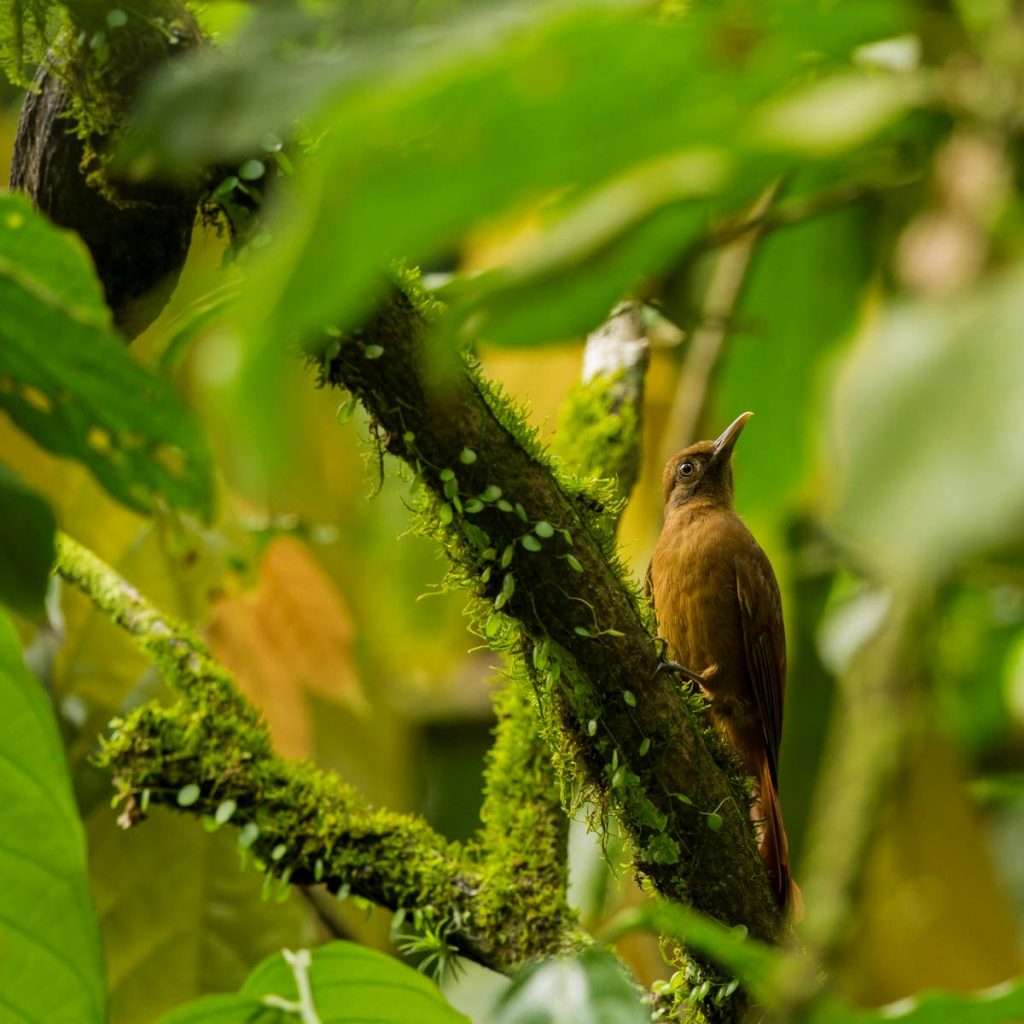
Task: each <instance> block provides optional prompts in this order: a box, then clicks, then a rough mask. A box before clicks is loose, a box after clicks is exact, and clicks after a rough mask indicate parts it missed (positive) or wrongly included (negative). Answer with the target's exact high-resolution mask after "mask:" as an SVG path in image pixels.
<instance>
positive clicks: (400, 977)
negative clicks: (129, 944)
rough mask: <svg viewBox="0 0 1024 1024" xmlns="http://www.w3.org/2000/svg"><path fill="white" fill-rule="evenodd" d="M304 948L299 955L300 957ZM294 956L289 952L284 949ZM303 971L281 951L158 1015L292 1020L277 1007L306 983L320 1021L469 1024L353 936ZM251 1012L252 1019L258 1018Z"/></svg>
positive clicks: (425, 984) (433, 991) (415, 977)
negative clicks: (223, 985)
mask: <svg viewBox="0 0 1024 1024" xmlns="http://www.w3.org/2000/svg"><path fill="white" fill-rule="evenodd" d="M304 952H305V951H302V953H300V954H297V955H298V956H300V957H301V956H302V955H303V954H304ZM289 956H295V954H289ZM310 959H311V965H310V967H309V970H308V972H306V971H304V970H303V969H302V968H301V967H296V966H293V965H292V964H290V963H289V962H288V961H287V960H286V958H285V955H282V954H280V953H279V954H275V955H274V956H272V957H269V958H268V959H266V960H264V961H263V963H261V964H260V965H259V966H258V967H257V968H256V969H255V970H254V971H253V972H252V974H251V975H249V979H248V981H246V983H245V984H244V985H243V986H242V988H241V991H240V992H239V993H238V994H237V995H234V996H230V995H219V996H208V997H207V998H205V999H199V1000H197V1001H196V1002H195V1003H192V1004H190V1005H189V1006H185V1007H182V1008H181V1009H180V1010H176V1011H175V1012H174V1013H171V1014H168V1015H167V1016H166V1017H163V1018H162V1019H161V1021H160V1024H200V1022H202V1024H229V1022H238V1024H241V1022H242V1021H247V1020H255V1019H259V1021H261V1022H262V1024H272V1022H275V1024H276V1022H281V1024H284V1022H287V1021H295V1020H297V1019H298V1013H297V1012H295V1011H294V1010H292V1011H290V1012H286V1011H284V1010H282V1009H279V1008H275V1007H279V1006H280V1005H281V1002H282V1001H283V1002H286V1003H295V1002H296V1001H297V1000H299V999H300V997H301V996H302V994H303V993H302V992H300V989H306V985H307V982H308V991H307V992H306V998H307V1005H308V1004H309V1003H311V1004H312V1006H313V1007H315V1010H316V1015H317V1018H318V1019H319V1020H320V1022H321V1024H357V1022H363V1021H368V1020H372V1021H374V1022H375V1024H409V1022H412V1021H415V1022H416V1024H468V1022H467V1018H466V1017H464V1016H463V1015H462V1014H461V1013H459V1012H458V1011H457V1010H454V1009H452V1007H451V1006H449V1005H448V1003H447V1002H445V1000H444V997H443V996H442V995H441V993H440V992H439V991H438V989H437V986H436V985H434V984H433V983H432V982H430V981H428V980H427V979H426V978H425V977H423V975H422V974H419V973H417V972H416V971H414V970H413V969H412V968H411V967H406V966H405V965H404V964H401V963H399V962H398V961H397V960H395V959H393V958H392V957H389V956H385V955H384V954H383V953H378V952H376V951H375V950H372V949H367V948H366V947H364V946H358V945H356V944H355V943H352V942H331V943H328V944H327V945H325V946H321V947H319V948H318V949H317V950H315V951H314V952H313V953H312V955H311V958H310ZM257 1015H259V1016H258V1018H257Z"/></svg>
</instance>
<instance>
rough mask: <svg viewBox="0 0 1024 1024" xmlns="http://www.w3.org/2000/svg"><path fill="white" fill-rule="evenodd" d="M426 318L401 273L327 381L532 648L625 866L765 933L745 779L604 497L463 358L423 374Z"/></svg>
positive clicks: (672, 893) (470, 579) (775, 933)
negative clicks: (686, 679)
mask: <svg viewBox="0 0 1024 1024" xmlns="http://www.w3.org/2000/svg"><path fill="white" fill-rule="evenodd" d="M435 316H436V310H435V308H434V306H433V304H432V303H431V301H430V300H429V299H428V298H427V297H426V296H425V295H424V294H423V293H422V291H421V290H420V289H419V287H418V285H417V283H416V281H415V280H414V279H412V278H411V277H410V276H409V275H404V276H403V277H401V278H400V279H399V281H398V283H397V284H396V287H395V289H394V291H393V293H392V295H391V296H390V298H389V300H388V301H387V302H386V303H384V304H383V305H382V306H381V307H380V308H379V310H378V312H377V313H376V314H375V315H374V316H373V317H372V318H371V319H370V321H368V322H367V324H366V325H365V326H364V328H363V329H362V330H360V331H356V332H353V333H352V334H350V335H348V336H346V337H343V338H338V339H334V340H333V342H332V345H331V346H330V348H329V350H328V351H327V352H326V353H325V356H324V361H323V377H324V380H325V381H326V382H328V383H330V384H333V385H337V386H340V387H344V388H347V389H349V390H350V391H351V392H352V393H353V394H354V395H356V396H357V397H358V398H359V399H360V400H361V401H362V403H363V404H364V405H365V407H366V408H367V410H368V412H369V413H370V415H371V417H372V418H373V420H374V421H375V423H376V424H377V428H378V431H379V437H380V439H381V443H382V445H383V446H384V447H385V448H386V449H387V450H388V451H390V452H391V453H392V454H394V455H396V456H398V457H400V458H402V459H404V460H406V461H407V462H408V463H409V464H410V466H412V467H413V468H414V470H415V471H416V472H417V473H418V474H419V475H420V477H421V478H422V480H423V481H424V482H425V484H426V485H427V487H428V488H429V490H430V491H431V492H432V493H433V494H434V495H435V496H436V499H437V505H436V506H435V508H434V512H433V514H434V516H435V522H436V526H437V532H438V534H439V536H441V537H442V539H443V540H444V541H445V543H446V546H447V549H448V551H449V553H450V554H451V556H452V559H453V565H454V568H455V572H456V573H457V574H460V575H461V576H462V577H463V579H464V581H465V582H466V583H467V585H469V586H471V587H473V588H474V589H475V590H476V592H477V594H478V595H479V596H480V597H481V599H482V600H484V601H488V602H491V603H492V607H493V609H494V610H493V611H492V612H491V615H490V618H489V619H488V623H487V626H486V627H485V628H486V631H487V632H488V633H491V632H492V631H493V632H494V633H498V632H500V631H501V630H502V629H503V628H506V627H507V628H510V629H512V630H515V631H518V633H519V634H520V638H521V641H522V642H523V643H524V644H527V645H536V646H537V647H539V648H543V649H544V650H545V651H546V654H547V662H548V671H547V683H546V696H547V699H548V702H549V704H550V706H551V708H552V709H553V712H554V714H555V716H556V717H557V719H558V720H559V722H560V723H561V727H562V736H563V740H564V743H565V745H566V747H567V752H568V754H569V755H570V758H571V761H572V763H573V764H574V765H575V766H577V768H578V769H579V771H580V772H581V774H582V776H583V777H584V778H585V780H586V781H587V782H588V783H589V784H590V786H591V787H592V789H593V791H594V792H595V793H597V794H599V795H600V796H601V797H602V798H603V799H605V800H607V801H608V802H610V803H611V804H612V805H613V806H614V807H615V809H616V811H617V813H618V814H619V816H620V818H621V820H622V821H623V823H624V825H625V827H626V828H627V830H628V831H629V833H630V835H631V837H632V839H633V842H634V847H635V850H636V864H637V867H638V868H639V869H640V870H642V871H643V872H645V873H646V874H647V876H648V877H649V878H650V879H651V881H652V882H653V884H654V885H655V886H656V888H657V889H658V891H659V892H660V893H661V894H663V895H665V896H668V897H671V898H674V899H679V900H682V901H684V902H688V903H691V904H692V905H694V906H695V907H697V908H698V909H699V910H702V911H704V912H706V913H708V914H710V915H712V916H714V917H717V918H718V919H719V920H721V921H723V922H726V923H728V924H738V923H743V924H745V925H746V926H747V927H748V928H749V929H750V932H751V934H753V935H754V936H755V937H757V938H762V939H768V940H773V939H777V938H778V937H779V936H780V933H781V932H782V930H783V922H782V920H781V918H780V916H779V914H778V911H777V909H776V906H775V902H774V899H773V898H772V895H771V892H770V889H769V886H768V881H767V878H766V876H765V873H764V868H763V867H762V864H761V861H760V858H759V857H758V854H757V847H756V843H755V841H754V835H753V830H752V827H751V824H750V820H749V815H748V803H749V797H748V790H747V785H746V783H745V781H744V780H743V779H742V778H741V776H740V775H739V773H738V772H737V771H736V768H735V765H734V763H733V760H732V756H731V754H730V753H729V752H728V750H727V749H726V747H725V746H724V744H723V742H722V741H721V740H720V739H719V738H718V737H717V736H716V735H715V734H713V733H711V732H709V731H708V730H707V729H706V728H705V727H704V725H703V722H702V716H701V705H700V701H699V700H698V699H696V698H694V697H692V696H690V695H688V694H687V693H686V692H684V691H683V690H682V688H681V687H680V686H679V685H678V683H677V682H676V681H675V680H674V679H673V678H672V677H671V676H668V675H665V674H660V673H659V672H658V668H659V664H660V652H659V645H658V643H657V642H656V641H655V638H654V637H652V635H651V634H650V632H649V631H648V629H647V626H646V620H647V616H646V613H645V612H644V611H643V610H642V600H641V598H640V597H639V595H638V593H637V591H636V589H635V587H634V586H633V585H632V583H631V582H630V581H629V579H628V578H627V575H626V573H625V571H624V569H623V568H622V567H621V565H620V564H619V563H618V561H617V558H616V554H615V544H614V536H613V533H612V531H611V530H610V529H609V524H608V522H607V520H606V518H605V517H604V512H605V508H604V505H603V504H602V501H601V500H600V499H595V498H594V496H593V494H592V493H590V492H588V491H587V490H586V489H584V488H583V487H582V486H580V485H579V484H578V483H576V482H574V481H573V480H571V479H568V478H564V477H562V476H560V475H559V473H558V472H557V470H556V469H555V468H553V466H552V465H551V464H550V462H549V461H548V460H547V458H546V457H545V455H544V453H543V451H542V450H541V449H540V447H539V445H538V444H537V442H536V439H535V437H534V436H533V435H532V434H531V432H530V431H529V429H528V428H527V427H526V426H525V424H524V422H523V420H522V419H521V417H520V416H519V415H518V414H517V413H516V411H515V410H514V409H513V408H512V407H511V405H510V403H508V402H507V401H506V400H504V399H503V398H502V397H501V396H500V395H498V394H497V393H496V392H495V390H494V389H493V387H492V386H491V385H489V384H488V383H487V382H486V381H485V380H484V379H483V378H482V377H481V375H480V373H479V371H478V369H477V368H476V367H475V366H474V365H473V364H472V362H471V361H469V360H468V359H467V360H465V361H463V362H461V363H460V364H459V365H458V366H457V367H456V368H455V369H454V370H453V371H452V372H450V373H449V374H447V375H446V376H445V378H444V381H443V384H439V385H437V386H431V384H430V381H431V380H432V379H435V377H436V375H431V374H429V373H428V372H427V367H426V366H425V359H426V348H425V344H424V342H425V339H426V336H427V334H428V332H429V327H430V323H431V321H432V319H433V318H434V317H435ZM509 620H511V621H509ZM545 644H546V645H547V646H546V648H544V647H543V645H545Z"/></svg>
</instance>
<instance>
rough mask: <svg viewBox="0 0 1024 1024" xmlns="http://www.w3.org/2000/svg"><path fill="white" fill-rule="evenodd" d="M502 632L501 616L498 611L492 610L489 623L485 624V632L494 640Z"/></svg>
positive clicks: (488, 618) (488, 619) (489, 638)
mask: <svg viewBox="0 0 1024 1024" xmlns="http://www.w3.org/2000/svg"><path fill="white" fill-rule="evenodd" d="M500 632H501V616H500V615H499V614H498V613H497V612H491V614H490V615H488V616H487V623H486V625H485V626H484V634H485V635H486V637H487V639H488V640H493V639H494V638H495V637H496V636H497V635H498V634H499V633H500Z"/></svg>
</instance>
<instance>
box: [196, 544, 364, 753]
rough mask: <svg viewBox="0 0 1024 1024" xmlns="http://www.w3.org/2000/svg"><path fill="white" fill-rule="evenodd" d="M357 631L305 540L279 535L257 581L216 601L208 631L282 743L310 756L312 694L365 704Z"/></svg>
mask: <svg viewBox="0 0 1024 1024" xmlns="http://www.w3.org/2000/svg"><path fill="white" fill-rule="evenodd" d="M352 634H353V628H352V619H351V616H350V615H349V612H348V608H347V607H346V605H345V602H344V600H343V599H342V597H341V595H340V594H339V593H338V591H337V589H336V588H335V586H334V584H333V583H332V582H331V580H330V579H329V578H328V577H327V575H326V574H325V573H324V571H323V570H322V569H321V568H320V567H319V565H317V563H316V561H315V560H314V559H313V557H312V556H311V554H310V553H309V551H308V549H307V548H306V546H305V545H304V544H303V543H302V542H301V541H298V540H296V539H294V538H291V537H279V538H276V539H274V540H273V541H271V542H270V544H269V545H268V547H267V550H266V552H265V553H264V556H263V562H262V564H261V566H260V580H259V585H258V586H257V588H256V589H255V590H254V591H251V592H248V593H243V594H238V595H233V596H230V597H225V598H222V599H221V600H219V601H218V602H217V603H216V604H215V606H214V609H213V612H212V615H211V621H210V625H209V628H208V630H207V639H208V641H209V644H210V648H211V650H212V651H213V653H214V655H215V656H216V657H217V658H218V659H219V660H220V661H221V662H222V663H223V664H224V665H225V666H226V667H227V668H229V669H230V670H231V671H232V672H233V673H234V675H235V678H236V679H237V681H238V684H239V686H240V687H241V688H242V690H243V691H244V692H245V693H246V694H247V695H248V696H249V697H250V698H251V699H252V700H253V701H254V702H255V703H256V704H257V705H258V706H259V707H260V709H261V710H262V711H263V713H264V715H265V716H266V718H267V721H268V723H269V724H270V730H271V734H272V735H273V738H274V744H275V746H276V747H277V749H278V750H279V751H280V752H281V753H282V754H285V755H286V756H288V757H307V756H309V755H310V753H311V728H310V720H309V706H308V701H307V696H308V694H310V693H315V694H316V695H317V696H318V697H321V698H325V699H327V700H331V701H334V702H336V703H338V704H341V705H343V706H346V707H348V708H349V709H350V710H354V711H359V712H361V711H363V710H364V708H365V701H364V698H363V694H362V688H361V686H360V683H359V679H358V676H357V675H356V671H355V668H354V666H353V663H352Z"/></svg>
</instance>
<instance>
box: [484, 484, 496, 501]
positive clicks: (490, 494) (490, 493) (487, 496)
mask: <svg viewBox="0 0 1024 1024" xmlns="http://www.w3.org/2000/svg"><path fill="white" fill-rule="evenodd" d="M500 497H501V488H500V487H498V486H497V485H496V484H488V485H487V486H486V487H485V488H484V489H483V491H482V492H481V493H480V498H481V499H482V500H483V501H497V500H498V499H499V498H500Z"/></svg>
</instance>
